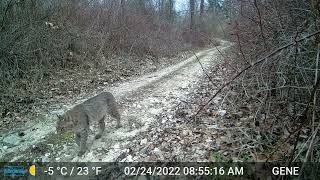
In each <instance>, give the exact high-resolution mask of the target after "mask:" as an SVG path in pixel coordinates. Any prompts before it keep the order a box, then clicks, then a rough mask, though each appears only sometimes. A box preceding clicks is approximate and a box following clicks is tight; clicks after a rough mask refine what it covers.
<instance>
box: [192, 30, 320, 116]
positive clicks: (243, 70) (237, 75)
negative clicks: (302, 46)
mask: <svg viewBox="0 0 320 180" xmlns="http://www.w3.org/2000/svg"><path fill="white" fill-rule="evenodd" d="M317 34H320V30H319V31H316V32H313V33H311V34H309V35H307V36H305V37H302V38H300V39H298V40H296V41H294V42H291V43H288V44H286V45H284V46H281V47H279V48H277V49H275V50H273V51H272V52H271V53H269V54H268V55H267V56H265V57H263V58H261V59H259V60H257V61H256V62H254V63H253V64H250V65H248V66H247V67H245V68H244V69H242V70H241V71H240V72H239V73H238V74H236V75H235V76H234V77H233V78H231V80H229V81H228V82H227V83H225V84H224V85H222V86H221V87H220V88H219V89H218V91H217V92H216V93H215V94H214V95H213V96H212V97H211V98H210V99H209V100H208V101H207V102H206V103H205V104H204V105H203V106H202V107H200V108H199V109H198V111H197V113H196V114H195V115H194V117H196V116H197V115H198V114H199V113H200V112H201V111H202V110H203V109H204V108H205V107H206V106H207V105H208V104H209V103H210V102H211V101H212V100H213V99H214V98H215V97H216V96H217V95H218V94H219V93H220V92H221V91H222V90H223V89H224V88H225V87H227V86H228V85H229V84H231V83H232V82H233V81H234V80H235V79H236V78H238V77H239V76H240V75H241V74H242V73H243V72H245V71H246V70H248V69H250V68H251V67H253V66H255V65H257V64H259V63H261V62H263V61H265V60H266V59H267V58H269V57H271V56H273V55H275V54H277V53H278V52H280V51H282V50H283V49H286V48H288V47H290V46H292V45H295V44H296V43H298V42H300V41H303V40H305V39H307V38H310V37H313V36H315V35H317Z"/></svg>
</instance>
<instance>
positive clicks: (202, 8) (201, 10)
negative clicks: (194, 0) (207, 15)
mask: <svg viewBox="0 0 320 180" xmlns="http://www.w3.org/2000/svg"><path fill="white" fill-rule="evenodd" d="M203 14H204V0H201V1H200V16H201V17H202V16H203Z"/></svg>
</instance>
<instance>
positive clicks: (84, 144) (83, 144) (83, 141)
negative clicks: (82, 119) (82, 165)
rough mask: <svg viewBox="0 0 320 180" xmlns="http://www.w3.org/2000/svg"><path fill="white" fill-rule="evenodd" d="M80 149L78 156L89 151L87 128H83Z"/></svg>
mask: <svg viewBox="0 0 320 180" xmlns="http://www.w3.org/2000/svg"><path fill="white" fill-rule="evenodd" d="M79 134H80V138H79V139H80V142H79V144H80V151H79V153H78V156H82V155H83V154H84V153H85V152H86V151H87V139H88V131H87V130H86V129H84V130H82V131H81V132H80V133H79Z"/></svg>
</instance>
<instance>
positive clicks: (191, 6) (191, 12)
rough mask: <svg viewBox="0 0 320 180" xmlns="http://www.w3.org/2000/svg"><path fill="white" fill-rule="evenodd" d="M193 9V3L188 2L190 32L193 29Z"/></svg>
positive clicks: (192, 1)
mask: <svg viewBox="0 0 320 180" xmlns="http://www.w3.org/2000/svg"><path fill="white" fill-rule="evenodd" d="M194 7H195V1H194V0H190V30H191V31H192V30H193V29H194Z"/></svg>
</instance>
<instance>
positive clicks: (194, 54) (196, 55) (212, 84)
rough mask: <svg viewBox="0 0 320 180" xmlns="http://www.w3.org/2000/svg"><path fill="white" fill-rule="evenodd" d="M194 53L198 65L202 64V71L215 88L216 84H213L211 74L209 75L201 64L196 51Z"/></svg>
mask: <svg viewBox="0 0 320 180" xmlns="http://www.w3.org/2000/svg"><path fill="white" fill-rule="evenodd" d="M192 52H193V55H194V56H195V57H196V59H197V61H198V63H199V64H200V66H201V69H202V71H203V72H204V74H205V75H206V76H207V78H208V79H209V81H210V82H211V84H212V85H213V86H215V84H214V83H213V81H212V79H211V77H210V76H209V74H208V73H207V71H206V70H205V69H204V67H203V65H202V63H201V62H200V59H199V58H198V56H197V54H196V53H195V52H194V51H192Z"/></svg>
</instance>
